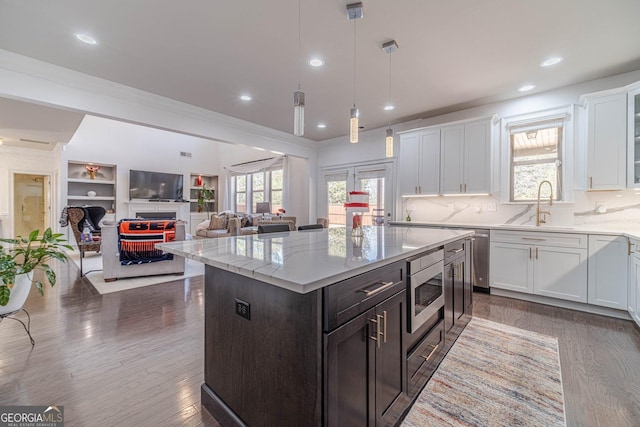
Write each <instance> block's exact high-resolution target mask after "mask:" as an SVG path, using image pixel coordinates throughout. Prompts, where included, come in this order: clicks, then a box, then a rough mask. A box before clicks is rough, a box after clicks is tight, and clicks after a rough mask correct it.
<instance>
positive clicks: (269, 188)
mask: <svg viewBox="0 0 640 427" xmlns="http://www.w3.org/2000/svg"><path fill="white" fill-rule="evenodd" d="M268 160H271V159H268ZM256 163H257V162H256ZM246 169H249V167H248V166H247V167H246ZM231 191H232V193H233V194H232V195H231V200H232V202H233V206H232V209H233V210H234V211H235V212H246V213H254V212H255V211H256V203H258V202H269V203H271V212H273V213H276V212H278V209H280V208H282V207H283V206H282V200H283V192H284V164H283V162H278V163H276V164H272V165H270V166H268V167H265V168H264V169H261V170H258V171H250V172H246V173H242V172H239V171H235V172H232V176H231Z"/></svg>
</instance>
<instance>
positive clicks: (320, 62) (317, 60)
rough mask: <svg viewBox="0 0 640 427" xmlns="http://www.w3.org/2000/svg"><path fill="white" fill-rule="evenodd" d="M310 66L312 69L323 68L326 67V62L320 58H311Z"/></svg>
mask: <svg viewBox="0 0 640 427" xmlns="http://www.w3.org/2000/svg"><path fill="white" fill-rule="evenodd" d="M309 65H311V66H312V67H322V66H323V65H324V61H323V60H322V59H320V58H311V60H310V61H309Z"/></svg>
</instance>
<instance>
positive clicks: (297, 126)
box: [293, 0, 304, 136]
mask: <svg viewBox="0 0 640 427" xmlns="http://www.w3.org/2000/svg"><path fill="white" fill-rule="evenodd" d="M300 21H301V17H300V0H298V61H297V63H298V90H297V91H295V92H294V93H293V134H294V135H295V136H303V135H304V92H302V91H301V90H300V73H301V68H302V67H301V66H300V50H301V49H300Z"/></svg>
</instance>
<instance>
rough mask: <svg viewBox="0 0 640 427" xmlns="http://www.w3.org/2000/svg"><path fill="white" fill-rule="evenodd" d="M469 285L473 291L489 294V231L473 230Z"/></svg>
mask: <svg viewBox="0 0 640 427" xmlns="http://www.w3.org/2000/svg"><path fill="white" fill-rule="evenodd" d="M473 231H474V232H475V235H474V236H473V241H472V244H471V248H472V253H473V256H472V257H471V283H472V284H473V290H474V291H480V292H487V293H488V292H489V230H486V229H479V228H478V229H473Z"/></svg>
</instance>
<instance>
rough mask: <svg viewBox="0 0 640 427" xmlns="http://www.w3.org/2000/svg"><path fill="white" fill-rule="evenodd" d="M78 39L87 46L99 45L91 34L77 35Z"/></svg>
mask: <svg viewBox="0 0 640 427" xmlns="http://www.w3.org/2000/svg"><path fill="white" fill-rule="evenodd" d="M76 38H77V39H78V40H80V41H81V42H82V43H86V44H98V42H97V41H96V39H94V38H93V37H91V36H90V35H89V34H83V33H78V34H76Z"/></svg>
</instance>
